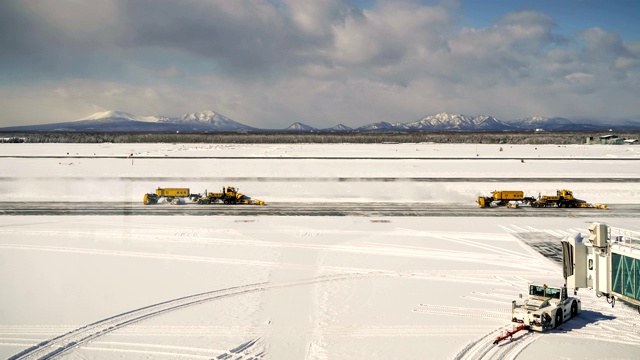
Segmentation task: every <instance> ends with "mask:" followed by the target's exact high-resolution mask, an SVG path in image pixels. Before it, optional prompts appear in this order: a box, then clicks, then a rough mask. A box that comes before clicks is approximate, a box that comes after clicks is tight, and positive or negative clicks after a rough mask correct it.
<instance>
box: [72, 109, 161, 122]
mask: <svg viewBox="0 0 640 360" xmlns="http://www.w3.org/2000/svg"><path fill="white" fill-rule="evenodd" d="M104 119H121V120H128V121H143V122H161V121H165V120H167V119H169V118H167V117H165V116H138V115H133V114H131V113H128V112H124V111H113V110H111V111H101V112H97V113H95V114H92V115H89V116H87V117H85V118H82V119H80V120H78V121H83V120H104Z"/></svg>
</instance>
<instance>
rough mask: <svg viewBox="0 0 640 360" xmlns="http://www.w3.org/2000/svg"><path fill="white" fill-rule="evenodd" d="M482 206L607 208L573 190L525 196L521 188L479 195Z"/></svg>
mask: <svg viewBox="0 0 640 360" xmlns="http://www.w3.org/2000/svg"><path fill="white" fill-rule="evenodd" d="M477 203H478V205H480V207H481V208H488V207H491V204H494V203H495V205H496V206H509V205H510V204H514V203H515V204H519V203H522V204H524V205H531V207H534V208H544V207H559V208H596V209H606V208H607V205H604V204H590V203H588V202H586V201H584V200H580V199H576V198H575V197H574V196H573V192H572V191H571V190H567V189H562V190H557V191H556V194H555V195H542V196H538V198H535V197H532V196H525V195H524V191H519V190H499V191H498V190H496V191H494V192H492V193H491V196H479V197H478V200H477Z"/></svg>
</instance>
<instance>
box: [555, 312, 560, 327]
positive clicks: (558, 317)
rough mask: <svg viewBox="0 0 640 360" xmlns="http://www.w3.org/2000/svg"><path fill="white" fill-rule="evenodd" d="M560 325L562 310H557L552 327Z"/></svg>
mask: <svg viewBox="0 0 640 360" xmlns="http://www.w3.org/2000/svg"><path fill="white" fill-rule="evenodd" d="M560 324H562V310H561V309H558V311H556V322H555V324H554V327H558V326H560Z"/></svg>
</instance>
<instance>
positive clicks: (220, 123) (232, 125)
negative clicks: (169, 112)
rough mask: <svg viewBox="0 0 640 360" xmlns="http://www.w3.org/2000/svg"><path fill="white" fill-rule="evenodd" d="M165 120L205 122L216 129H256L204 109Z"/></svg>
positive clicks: (188, 122)
mask: <svg viewBox="0 0 640 360" xmlns="http://www.w3.org/2000/svg"><path fill="white" fill-rule="evenodd" d="M166 122H169V123H173V124H191V125H194V124H207V125H209V126H210V127H211V128H212V129H215V130H218V131H249V130H257V129H255V128H253V127H251V126H247V125H244V124H241V123H239V122H237V121H234V120H231V119H229V118H228V117H226V116H224V115H222V114H219V113H217V112H215V111H213V110H205V111H201V112H196V113H190V114H185V115H182V116H181V117H179V118H170V119H168V120H167V121H166Z"/></svg>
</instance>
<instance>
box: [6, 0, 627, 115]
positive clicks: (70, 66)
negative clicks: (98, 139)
mask: <svg viewBox="0 0 640 360" xmlns="http://www.w3.org/2000/svg"><path fill="white" fill-rule="evenodd" d="M441 4H442V5H433V6H429V5H424V4H423V3H422V2H419V1H412V0H402V1H390V0H380V1H377V2H375V3H373V5H372V6H369V7H357V6H355V5H353V4H352V3H349V2H346V1H341V0H326V1H312V0H308V1H304V0H235V1H226V0H211V1H204V0H184V1H169V0H153V1H151V0H121V1H107V0H95V1H92V2H91V3H90V4H88V3H86V2H82V1H78V0H59V1H55V2H51V1H45V0H33V1H18V0H6V1H2V2H0V48H2V49H3V52H2V54H0V95H1V96H0V109H2V110H1V111H2V112H3V113H2V114H1V115H2V117H1V119H2V120H0V121H4V123H2V124H4V125H11V124H15V121H16V119H19V121H25V122H29V123H38V122H53V121H67V120H72V119H77V118H81V117H84V116H87V115H89V114H90V113H91V112H92V111H94V110H95V111H102V110H112V109H115V110H123V111H128V112H132V113H137V114H141V115H152V114H165V115H170V116H173V115H181V114H182V113H186V112H192V111H199V110H204V109H213V110H215V111H218V112H221V113H223V114H225V115H227V116H229V117H231V118H233V119H235V120H238V121H241V122H244V123H247V124H248V125H252V126H258V127H269V128H283V127H286V126H287V125H289V124H291V123H293V122H295V121H302V122H305V123H309V124H310V125H313V126H317V127H329V126H333V125H335V124H337V123H345V124H347V125H350V126H360V125H363V124H366V123H369V122H374V121H390V122H394V121H401V122H408V121H412V120H415V119H418V118H420V117H422V116H424V115H427V114H431V113H437V112H441V111H448V112H461V113H467V114H470V115H475V114H487V115H493V116H497V117H499V118H503V119H509V118H517V117H525V116H533V115H545V116H567V117H572V116H589V115H593V116H603V115H606V116H609V117H625V116H637V114H638V113H640V108H639V105H637V101H633V100H632V99H631V98H632V94H637V93H639V92H640V81H639V80H640V79H639V77H640V43H638V42H629V41H625V40H623V39H622V38H621V37H620V36H619V35H618V34H617V33H615V32H613V31H606V30H603V29H600V28H597V27H594V28H588V29H583V31H581V32H579V33H578V35H577V36H571V35H570V34H569V35H567V34H560V33H558V25H557V24H556V20H555V19H554V18H553V16H552V15H549V14H543V13H540V12H536V11H531V10H526V11H519V12H510V13H504V14H495V21H494V22H493V23H490V24H489V25H487V26H485V27H469V26H467V27H461V26H460V22H461V15H460V14H461V12H460V10H461V9H463V8H464V6H465V5H464V2H457V1H454V2H446V1H444V2H441ZM5 50H6V51H5ZM41 108H42V110H41ZM34 109H37V110H34Z"/></svg>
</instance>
